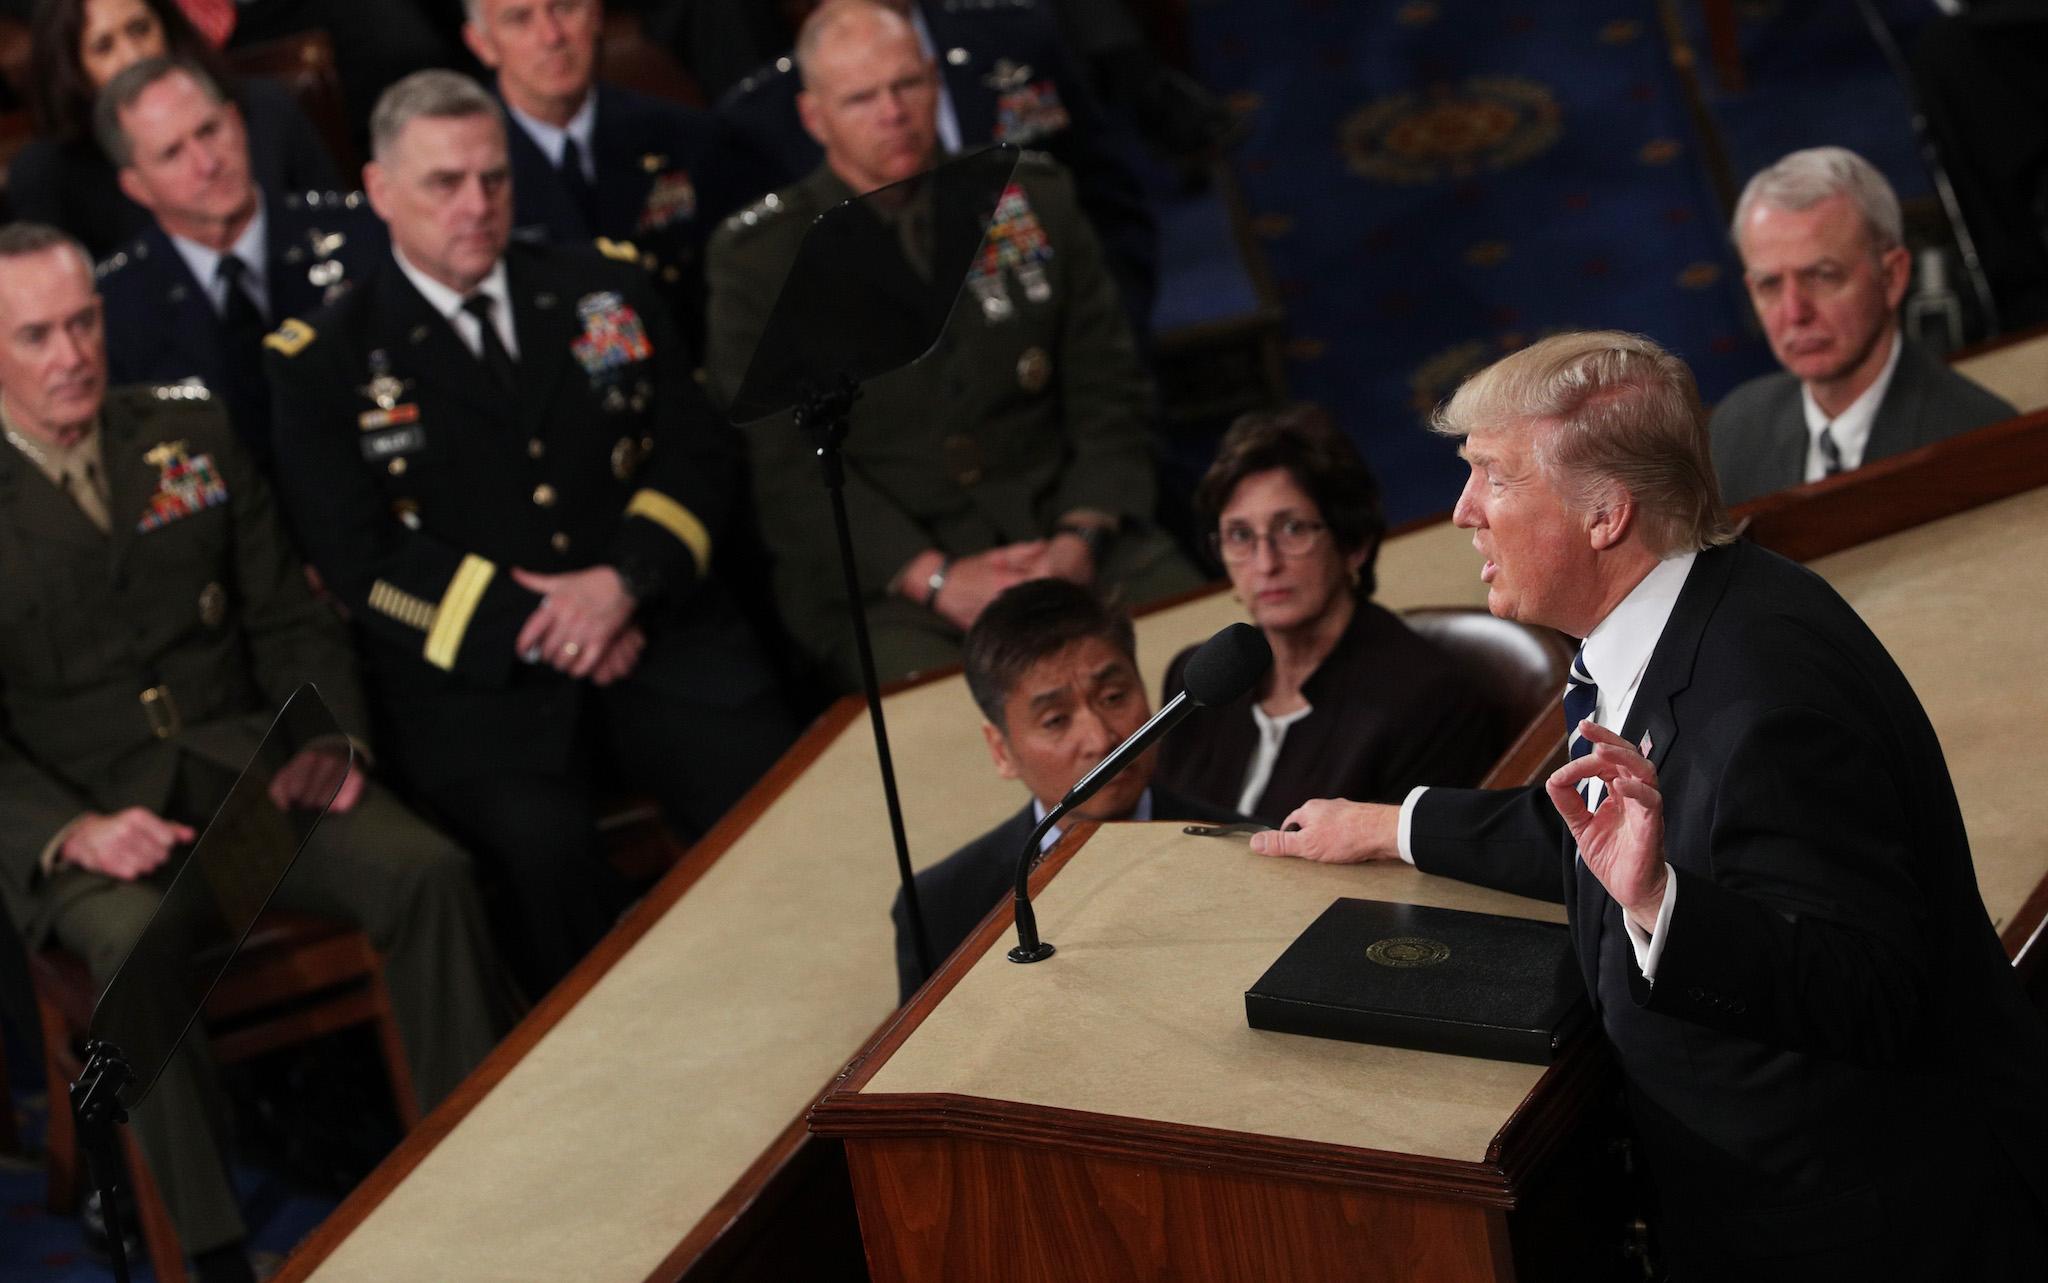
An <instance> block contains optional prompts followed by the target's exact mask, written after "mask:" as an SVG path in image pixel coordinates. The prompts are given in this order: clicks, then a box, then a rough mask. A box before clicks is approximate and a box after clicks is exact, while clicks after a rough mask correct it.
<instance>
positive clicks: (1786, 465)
mask: <svg viewBox="0 0 2048 1283" xmlns="http://www.w3.org/2000/svg"><path fill="white" fill-rule="evenodd" d="M2017 413H2019V412H2018V411H2017V410H2015V409H2013V408H2012V407H2011V406H2010V405H2007V404H2006V403H2005V402H2004V401H2003V400H2001V399H1999V398H1998V397H1996V396H1993V395H1992V394H1991V393H1989V392H1987V391H1985V390H1984V389H1983V388H1981V387H1979V386H1977V385H1976V384H1975V383H1972V382H1970V381H1969V380H1968V379H1966V378H1964V377H1963V376H1962V375H1960V374H1957V373H1956V372H1955V371H1954V370H1951V369H1949V368H1948V366H1946V365H1944V364H1942V361H1941V358H1940V357H1938V356H1936V355H1935V354H1934V353H1932V352H1930V351H1928V350H1927V349H1926V348H1924V347H1921V346H1920V345H1919V344H1918V343H1915V342H1914V341H1913V340H1911V339H1907V340H1906V346H1905V350H1904V351H1902V352H1900V353H1899V368H1898V369H1897V370H1896V371H1894V372H1893V374H1892V385H1891V387H1889V388H1888V389H1886V390H1885V395H1884V403H1883V404H1882V405H1880V406H1878V408H1877V421H1876V422H1875V423H1874V424H1872V425H1871V429H1870V444H1869V445H1868V446H1866V447H1865V448H1864V451H1863V462H1865V463H1874V462H1876V461H1877V460H1879V459H1884V458H1888V457H1890V456H1892V455H1895V454H1904V453H1905V452H1906V451H1908V450H1915V449H1918V448H1919V447H1921V446H1924V445H1931V444H1933V443H1934V442H1936V441H1940V440H1943V439H1944V438H1947V437H1952V436H1955V435H1957V434H1958V433H1962V432H1968V431H1969V430H1970V429H1971V428H1981V427H1983V426H1984V425H1985V424H1987V423H1996V422H1998V421H1999V420H2001V419H2009V418H2011V417H2012V416H2013V415H2015V414H2017ZM1707 431H1708V432H1709V433H1710V434H1711V435H1712V437H1713V439H1714V470H1715V471H1716V472H1717V473H1719V474H1720V477H1721V498H1722V500H1723V501H1724V502H1726V503H1728V504H1730V505H1734V504H1738V503H1745V502H1747V501H1749V500H1751V499H1756V498H1760V497H1762V496H1764V495H1767V494H1775V493H1776V492H1777V491H1780V490H1789V489H1791V488H1792V487H1793V486H1796V485H1801V484H1803V483H1804V482H1805V480H1806V449H1807V440H1808V438H1807V432H1806V414H1805V411H1804V409H1803V408H1802V407H1801V405H1800V397H1799V380H1798V379H1797V378H1795V377H1793V376H1792V375H1791V374H1789V373H1786V372H1785V371H1782V370H1781V371H1779V372H1778V373H1776V374H1766V375H1764V376H1763V377H1762V378H1756V379H1751V380H1750V381H1749V382H1747V383H1745V384H1743V385H1742V386H1741V387H1739V388H1736V389H1735V390H1734V391H1733V392H1730V393H1729V394H1728V395H1727V397H1726V398H1725V399H1723V400H1722V402H1721V404H1720V405H1718V406H1716V407H1714V416H1713V418H1712V419H1711V420H1709V421H1708V424H1707Z"/></svg>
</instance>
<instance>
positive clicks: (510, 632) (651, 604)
mask: <svg viewBox="0 0 2048 1283" xmlns="http://www.w3.org/2000/svg"><path fill="white" fill-rule="evenodd" d="M506 268H507V273H508V280H509V285H510V289H511V294H512V300H513V315H514V333H515V335H516V336H517V339H518V344H519V362H518V383H517V386H516V388H515V389H514V391H512V392H509V393H507V392H502V391H500V390H498V389H497V388H496V387H495V386H494V385H493V384H492V383H491V381H490V379H489V377H488V376H487V375H486V374H485V373H484V369H483V366H482V365H481V364H480V363H479V361H478V360H477V358H476V357H475V356H474V355H472V354H471V352H470V350H469V349H468V348H467V347H466V346H464V345H463V342H462V340H461V338H460V337H459V336H458V335H457V334H456V333H455V330H454V328H453V327H452V326H451V325H450V324H449V323H448V322H447V320H445V319H444V318H443V317H442V316H441V315H440V314H439V313H437V312H435V311H434V310H433V308H432V307H431V306H430V305H429V304H428V302H427V300H426V299H425V298H424V297H422V296H421V294H420V292H419V291H418V290H416V289H414V288H413V285H412V282H411V281H409V280H407V279H406V277H405V275H404V273H403V272H401V271H400V270H399V268H398V265H397V263H396V261H395V260H393V259H390V258H386V259H385V260H384V261H383V262H382V263H380V264H379V265H378V267H377V268H376V269H375V270H374V271H373V272H372V273H371V275H370V277H369V278H368V279H367V280H366V281H365V282H363V284H362V285H361V286H360V287H359V288H357V289H355V290H353V291H351V292H350V293H349V294H347V295H346V296H344V297H343V298H342V299H341V300H340V301H339V302H338V303H335V304H334V305H333V306H331V307H329V308H327V309H325V310H323V311H321V312H318V313H315V314H314V315H313V317H312V318H311V319H310V321H307V322H296V323H289V324H287V325H286V326H285V327H283V328H282V329H281V330H280V331H279V333H277V334H274V335H272V336H271V337H270V338H269V339H267V340H265V342H266V343H267V344H269V345H271V346H272V348H273V351H272V352H271V353H270V360H271V365H270V379H271V386H272V388H273V389H274V391H275V394H276V398H277V401H276V421H277V438H276V444H277V478H278V488H279V490H280V492H281V493H282V494H283V496H284V498H285V507H286V511H287V513H288V514H289V516H290V517H291V520H292V524H293V527H294V529H295V531H296V533H297V534H298V536H299V539H300V543H301V546H302V547H303V548H304V549H305V551H306V554H307V557H308V559H309V560H311V561H312V562H313V564H314V565H316V566H317V567H319V569H320V573H321V575H322V576H323V577H324V578H325V580H326V583H327V586H328V588H329V589H330V590H331V591H332V592H333V593H334V594H335V596H336V597H337V598H339V599H340V600H341V601H342V602H343V603H345V604H346V605H347V606H348V608H349V611H350V613H351V615H352V616H353V617H354V619H355V621H356V623H357V626H358V628H359V630H360V632H361V634H362V637H363V642H364V652H365V657H366V659H367V661H368V665H369V669H370V674H371V677H372V679H373V680H372V685H373V687H375V690H376V694H377V695H378V697H379V703H380V706H381V708H382V710H383V712H384V713H385V715H386V717H387V719H388V721H389V723H390V726H391V730H392V734H391V736H390V741H391V749H392V751H393V753H394V755H395V756H402V758H403V760H404V764H405V766H406V770H407V773H408V774H410V775H412V776H413V777H414V778H415V779H416V780H419V781H421V782H422V784H423V785H424V786H426V787H433V785H432V784H431V783H429V781H438V780H448V779H451V778H465V777H467V776H468V775H474V774H484V773H490V772H494V771H530V772H534V773H555V772H561V771H563V770H566V769H568V767H569V764H570V763H571V761H572V760H573V758H574V755H575V753H576V748H577V722H578V717H579V714H580V711H581V709H582V707H583V701H584V700H586V699H588V698H590V697H591V691H592V690H593V688H592V687H591V686H590V684H589V683H587V682H578V681H572V680H570V679H569V678H567V677H564V676H562V675H561V674H559V673H556V672H555V671H554V670H553V669H551V668H548V667H546V666H535V665H527V664H521V663H518V662H516V657H515V655H514V652H513V641H514V639H515V638H516V637H517V636H518V633H519V629H520V628H521V626H522V625H523V624H524V623H525V621H526V619H527V617H528V616H529V615H530V614H532V612H533V609H534V607H535V605H536V604H537V603H538V600H539V599H538V598H537V597H536V596H535V595H534V594H533V593H531V592H529V591H528V590H527V589H525V588H523V587H520V586H519V584H518V583H517V582H516V581H515V580H514V579H513V578H512V575H511V570H512V568H513V567H515V566H517V567H522V568H525V569H530V570H538V571H542V572H550V573H552V572H560V571H567V570H577V569H581V568H583V567H586V566H591V565H599V564H603V565H612V566H620V565H627V564H630V565H634V566H637V567H638V568H639V569H640V571H642V572H644V573H645V574H646V575H647V576H648V577H649V578H650V580H651V583H652V588H653V591H652V593H651V594H650V595H649V596H648V597H647V598H645V599H643V602H642V605H641V608H640V611H639V613H638V614H637V615H636V617H635V619H636V622H638V623H640V624H641V625H642V626H643V627H644V628H645V629H646V630H647V633H648V646H647V650H646V651H645V652H644V653H643V655H642V657H641V660H640V664H639V666H638V667H637V668H636V669H635V670H634V673H633V675H632V677H630V678H629V679H627V683H628V685H627V689H629V690H630V689H631V687H632V684H635V683H655V684H659V686H660V687H661V688H662V689H663V690H665V691H668V692H670V693H673V694H676V695H678V696H680V697H683V698H687V699H691V700H696V701H699V702H702V703H705V704H708V705H710V706H712V707H719V708H737V707H742V706H744V705H745V704H746V703H747V702H748V701H750V700H753V699H755V698H757V697H758V696H760V695H761V694H763V693H764V692H766V691H768V690H770V689H772V686H773V682H774V678H773V675H772V674H771V673H770V672H769V671H768V669H767V668H766V666H765V664H764V662H763V661H762V659H761V658H760V656H759V647H758V646H757V645H756V644H755V642H754V640H753V636H752V634H751V632H750V631H749V630H748V629H747V628H746V626H745V624H744V622H743V621H742V620H741V619H740V617H739V615H738V612H737V611H736V609H735V608H734V607H733V606H732V604H731V602H730V600H729V599H728V598H727V597H726V596H725V594H724V592H723V590H722V589H721V588H720V587H719V585H718V584H717V582H716V581H715V580H712V579H709V578H707V577H706V574H705V572H706V570H707V569H708V566H707V565H706V564H703V563H702V562H700V560H699V551H700V549H699V548H698V547H694V546H693V541H694V542H695V543H699V544H701V551H703V552H704V553H705V554H706V558H705V559H706V560H707V561H708V560H710V559H715V557H716V555H717V549H718V547H719V543H718V540H719V538H720V536H721V534H722V532H723V531H724V529H725V526H726V518H727V515H728V513H729V512H730V509H731V503H732V499H733V492H734V490H735V489H736V487H737V485H738V480H737V477H738V472H737V467H738V444H737V441H736V439H735V435H734V433H733V432H732V430H731V429H730V428H728V427H725V426H723V425H721V424H719V423H718V422H716V421H715V420H714V419H713V418H712V417H711V414H710V412H709V410H708V408H706V406H705V405H704V402H703V399H702V397H701V396H700V395H699V394H698V392H697V390H696V386H695V383H694V381H693V380H692V378H691V377H690V366H689V363H688V362H687V361H683V360H678V359H672V358H671V356H670V354H671V353H675V352H679V351H680V350H681V348H680V345H679V344H678V343H677V341H676V338H675V332H674V330H673V328H672V327H671V326H670V325H669V323H668V320H667V314H666V312H665V310H664V309H663V308H662V306H661V303H660V301H659V300H658V299H656V298H655V297H654V296H653V294H652V292H651V291H650V289H649V286H648V283H647V279H646V274H645V273H643V272H641V271H640V270H639V269H638V268H637V267H633V266H630V265H626V264H620V263H615V262H612V261H610V260H608V259H605V258H602V257H600V256H598V255H597V254H596V253H594V252H591V251H587V250H570V249H552V248H537V247H527V246H522V245H517V244H515V245H513V246H512V248H511V250H510V251H509V252H508V253H507V255H506ZM608 333H609V338H607V337H606V336H607V334H608ZM636 343H637V344H640V345H644V347H641V348H638V349H636V346H635V345H636ZM379 371H381V372H382V377H383V378H384V379H386V380H389V382H390V386H389V387H388V388H387V389H386V391H387V393H388V394H389V399H390V400H392V401H393V402H394V403H395V404H394V405H393V406H390V407H380V406H379V404H378V403H377V400H376V396H377V392H378V387H377V384H378V382H379V377H380V376H379ZM379 416H384V417H383V418H382V419H380V418H379ZM380 423H381V424H382V426H379V425H380Z"/></svg>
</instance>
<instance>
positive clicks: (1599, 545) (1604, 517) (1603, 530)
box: [1586, 486, 1636, 552]
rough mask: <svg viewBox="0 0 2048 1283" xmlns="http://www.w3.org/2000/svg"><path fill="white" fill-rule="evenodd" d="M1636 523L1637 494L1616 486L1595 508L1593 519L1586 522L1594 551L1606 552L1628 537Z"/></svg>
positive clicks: (1587, 532)
mask: <svg viewBox="0 0 2048 1283" xmlns="http://www.w3.org/2000/svg"><path fill="white" fill-rule="evenodd" d="M1635 524H1636V499H1635V496H1634V495H1632V494H1630V493H1629V492H1628V491H1626V490H1624V489H1622V488H1621V487H1620V486H1614V487H1612V488H1611V489H1609V490H1608V492H1607V494H1606V496H1605V497H1604V498H1602V499H1601V501H1600V506H1599V507H1598V508H1595V509H1594V510H1593V514H1592V517H1591V519H1590V520H1588V522H1587V523H1586V534H1587V536H1588V538H1589V539H1590V540H1591V541H1592V544H1593V551H1595V552H1606V551H1607V550H1608V549H1610V548H1614V547H1618V546H1619V545H1620V544H1621V542H1622V540H1624V539H1626V538H1628V535H1629V531H1631V530H1632V529H1634V528H1635Z"/></svg>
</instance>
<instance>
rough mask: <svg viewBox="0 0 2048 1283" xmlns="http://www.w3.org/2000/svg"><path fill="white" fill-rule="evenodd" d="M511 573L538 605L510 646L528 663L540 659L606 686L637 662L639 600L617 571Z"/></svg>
mask: <svg viewBox="0 0 2048 1283" xmlns="http://www.w3.org/2000/svg"><path fill="white" fill-rule="evenodd" d="M512 578H513V579H514V580H516V581H517V582H518V584H519V586H520V587H522V588H524V589H526V590H527V591H528V592H535V593H539V594H540V604H539V605H538V606H535V607H534V608H533V613H532V614H531V615H528V616H527V617H526V623H525V624H524V625H522V626H521V627H520V629H519V636H518V638H517V639H516V640H515V641H514V642H513V643H512V646H513V649H514V650H515V651H516V652H517V653H518V654H519V655H520V657H521V658H523V659H525V660H526V661H527V662H528V663H533V664H540V663H545V664H547V665H549V666H550V667H552V668H554V669H556V670H557V671H559V672H562V673H566V674H568V675H569V676H571V677H575V678H579V679H581V678H585V677H587V678H589V679H590V680H591V681H592V682H594V683H595V684H597V685H599V686H609V685H611V684H612V683H613V682H615V681H618V680H619V679H621V678H623V677H626V676H627V675H629V674H630V673H631V672H632V671H633V668H634V666H635V665H637V664H638V663H639V662H640V652H641V651H642V650H644V649H646V646H647V636H646V634H645V633H643V632H641V631H640V628H639V626H638V625H636V624H634V623H633V622H632V621H633V611H634V610H635V608H636V607H637V606H638V605H639V603H638V602H637V601H635V600H634V598H633V595H632V594H631V593H629V592H627V591H626V585H625V582H624V581H623V580H621V579H620V578H619V572H618V571H616V570H613V569H612V568H611V567H610V566H590V567H586V568H585V569H583V570H571V571H568V572H566V573H563V574H559V575H542V574H536V573H535V572H533V571H531V570H521V569H519V568H517V567H514V568H513V570H512Z"/></svg>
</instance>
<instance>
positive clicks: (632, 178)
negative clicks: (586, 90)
mask: <svg viewBox="0 0 2048 1283" xmlns="http://www.w3.org/2000/svg"><path fill="white" fill-rule="evenodd" d="M592 129H593V132H592V143H591V151H592V152H593V153H594V155H593V158H592V159H593V164H594V168H595V169H596V172H597V183H596V188H595V190H596V206H597V211H596V212H597V217H596V220H595V221H594V222H593V221H592V220H590V219H587V218H585V217H584V214H583V211H582V209H581V208H579V207H578V205H577V203H576V202H575V200H574V199H573V198H571V196H570V195H569V190H568V188H567V187H565V186H564V185H563V183H562V178H561V172H560V171H559V170H558V169H556V168H555V167H554V166H553V165H551V164H549V163H548V158H547V155H546V154H545V153H544V152H542V151H541V149H540V145H539V144H538V143H536V142H534V141H533V138H532V136H531V135H529V134H528V133H527V132H526V130H525V129H523V128H521V127H520V125H519V122H518V121H516V120H511V119H508V120H507V121H506V125H505V139H506V149H507V151H508V153H509V155H510V157H511V161H512V199H513V203H514V204H513V221H514V223H515V224H516V226H517V231H516V232H515V233H514V234H515V235H517V236H519V237H520V238H521V239H528V240H536V241H542V242H553V243H558V244H570V243H579V244H588V243H589V242H590V241H592V240H594V239H596V238H597V237H600V236H602V237H605V238H607V239H609V240H613V241H620V242H629V243H631V244H632V246H633V248H634V249H635V250H636V251H638V253H639V256H640V262H641V266H643V267H645V268H646V269H647V270H648V272H649V273H650V274H651V275H652V276H653V277H654V280H655V283H656V289H657V291H658V292H659V293H660V294H661V295H662V297H663V299H664V300H665V301H666V302H667V303H668V305H669V312H670V315H671V317H672V319H674V321H675V322H676V324H677V325H678V326H679V327H681V329H682V332H683V338H684V340H685V341H686V342H687V343H688V344H689V346H690V351H691V352H692V353H693V354H695V358H696V359H702V356H703V352H704V242H705V239H706V238H707V237H708V236H709V235H710V229H711V228H714V227H716V226H718V221H719V220H720V219H722V218H724V217H725V216H726V215H727V214H728V213H730V212H731V211H732V210H733V209H734V208H735V207H736V206H738V205H740V204H742V203H743V202H744V200H746V199H748V198H751V197H752V196H754V195H756V194H757V193H754V192H751V191H742V190H741V188H740V187H739V186H735V183H734V174H733V172H732V171H733V162H732V160H731V158H730V154H729V149H728V147H727V146H726V144H725V142H724V137H725V132H724V129H723V127H722V126H721V125H720V124H719V122H718V119H717V118H716V117H715V116H712V115H711V114H710V113H708V112H703V111H698V110H696V109H694V108H691V107H685V106H683V105H682V104H681V103H674V102H666V101H663V100H662V99H659V98H650V97H647V96H646V95H645V94H637V93H634V92H633V91H632V90H630V89H619V88H616V87H614V86H612V85H599V86H598V87H597V120H596V122H595V124H594V125H593V127H592Z"/></svg>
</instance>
